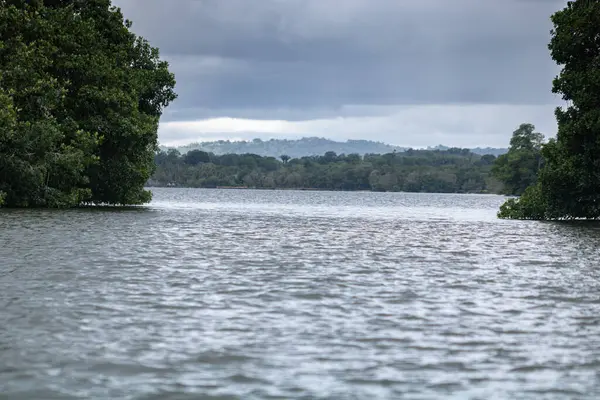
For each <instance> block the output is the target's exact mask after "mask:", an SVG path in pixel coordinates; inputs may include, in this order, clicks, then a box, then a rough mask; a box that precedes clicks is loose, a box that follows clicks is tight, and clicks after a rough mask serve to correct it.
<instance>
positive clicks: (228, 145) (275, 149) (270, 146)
mask: <svg viewBox="0 0 600 400" xmlns="http://www.w3.org/2000/svg"><path fill="white" fill-rule="evenodd" d="M196 149H199V150H203V151H206V152H209V153H214V154H216V155H223V154H245V153H250V154H257V155H259V156H263V157H264V156H272V157H279V156H281V155H284V154H285V155H288V156H290V157H292V158H299V157H304V156H316V155H323V154H324V153H326V152H328V151H333V152H335V153H337V154H360V155H364V154H385V153H392V152H394V151H396V152H403V151H406V150H407V149H408V148H406V147H400V146H394V145H390V144H386V143H382V142H374V141H371V140H347V141H345V142H336V141H334V140H330V139H325V138H318V137H307V138H302V139H298V140H288V139H271V140H261V139H254V140H252V141H236V142H232V141H229V140H219V141H214V142H200V143H191V144H189V145H186V146H182V147H178V148H177V150H178V151H179V152H180V153H182V154H184V153H187V152H188V151H190V150H196ZM429 149H430V150H447V149H449V147H446V146H442V145H439V146H436V147H430V148H429ZM163 150H166V148H164V147H163ZM470 150H471V151H472V152H473V153H476V154H480V155H484V154H493V155H495V156H498V155H500V154H504V153H506V152H507V149H495V148H484V149H482V148H479V147H478V148H474V149H470Z"/></svg>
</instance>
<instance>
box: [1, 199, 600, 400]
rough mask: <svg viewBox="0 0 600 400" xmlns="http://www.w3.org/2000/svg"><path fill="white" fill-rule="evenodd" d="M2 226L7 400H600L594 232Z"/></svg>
mask: <svg viewBox="0 0 600 400" xmlns="http://www.w3.org/2000/svg"><path fill="white" fill-rule="evenodd" d="M153 192H154V200H153V202H152V203H151V204H149V205H148V206H146V207H139V208H130V209H109V210H95V209H81V210H69V211H57V210H1V211H0V398H2V399H10V400H18V399H116V398H119V399H366V398H368V399H391V398H395V399H398V398H410V399H491V398H494V399H515V398H519V399H565V398H577V399H597V398H599V396H600V260H599V258H600V257H599V256H600V246H599V245H600V229H599V226H598V225H596V224H566V223H542V222H529V221H504V220H498V219H497V218H496V211H497V209H498V207H499V205H500V204H501V203H502V202H503V201H504V198H503V197H500V196H492V195H440V194H409V193H370V192H308V191H306V192H302V191H257V190H201V189H157V188H156V189H153Z"/></svg>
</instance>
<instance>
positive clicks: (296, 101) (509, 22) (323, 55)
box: [114, 0, 565, 120]
mask: <svg viewBox="0 0 600 400" xmlns="http://www.w3.org/2000/svg"><path fill="white" fill-rule="evenodd" d="M114 3H115V5H117V6H120V7H121V8H122V10H123V12H124V14H125V16H126V17H127V18H129V19H131V20H132V21H133V24H134V25H133V29H134V31H135V32H136V33H138V34H140V35H142V36H144V37H146V38H147V39H149V40H150V41H151V43H152V44H153V45H155V46H158V47H159V48H160V50H161V53H162V54H163V56H164V57H165V58H166V59H167V60H169V61H170V62H171V66H172V70H173V71H174V72H175V73H176V76H177V81H178V87H177V91H178V93H179V99H178V100H177V101H176V103H175V104H174V105H173V106H172V107H171V108H170V109H169V111H168V113H166V114H165V119H166V120H176V119H193V118H209V117H218V116H230V117H245V118H273V119H275V118H282V119H292V120H294V119H302V118H322V117H324V116H327V115H329V116H339V115H340V113H341V112H344V113H348V112H350V111H348V110H349V109H348V108H347V107H346V106H347V105H353V104H354V105H380V106H394V105H406V104H411V105H414V104H457V103H475V104H478V103H480V104H483V103H485V104H533V105H535V104H554V103H556V102H557V98H556V96H554V95H553V94H551V92H550V88H551V81H552V78H553V77H554V75H555V74H556V73H557V71H558V69H557V67H556V65H555V64H554V63H553V62H552V60H551V59H550V56H549V52H548V49H547V43H548V41H549V30H550V29H551V24H550V20H549V17H550V15H551V14H552V13H553V12H554V11H556V10H558V9H560V8H562V7H563V6H564V4H565V1H564V0H544V1H542V0H503V1H493V0H453V1H448V0H402V1H400V0H343V1H341V0H260V1H258V0H255V1H249V0H177V1H166V0H116V1H114ZM340 110H342V111H340ZM344 115H346V114H344Z"/></svg>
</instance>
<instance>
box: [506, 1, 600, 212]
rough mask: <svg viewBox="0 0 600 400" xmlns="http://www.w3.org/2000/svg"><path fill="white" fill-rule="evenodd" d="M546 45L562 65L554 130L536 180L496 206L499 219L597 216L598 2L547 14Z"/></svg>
mask: <svg viewBox="0 0 600 400" xmlns="http://www.w3.org/2000/svg"><path fill="white" fill-rule="evenodd" d="M551 19H552V23H553V25H554V27H553V29H552V32H551V33H552V38H551V41H550V44H549V49H550V52H551V55H552V58H553V59H554V60H555V61H556V63H557V64H558V65H561V66H562V70H561V72H560V74H559V75H558V76H557V77H556V78H555V79H554V82H553V87H552V91H553V92H554V93H560V94H561V95H562V98H563V99H564V100H566V101H567V102H568V105H567V106H566V107H564V108H563V107H558V108H557V109H556V113H555V114H556V119H557V122H558V134H557V137H556V139H552V140H550V141H549V143H548V144H546V145H545V146H544V147H543V149H542V155H543V157H544V166H543V168H542V169H541V170H540V173H539V179H538V184H537V185H535V186H532V187H530V188H528V189H527V190H526V191H525V192H524V193H523V195H522V196H521V198H520V199H518V200H516V199H511V200H509V201H508V202H507V203H506V204H504V205H503V207H502V208H501V209H500V212H499V213H498V216H499V217H501V218H518V219H573V218H585V219H597V218H600V95H599V94H600V74H599V73H598V71H599V70H600V40H599V39H598V38H599V37H600V0H575V1H569V2H568V4H567V6H566V7H565V8H564V9H562V10H560V11H558V12H556V13H554V14H553V15H552V17H551Z"/></svg>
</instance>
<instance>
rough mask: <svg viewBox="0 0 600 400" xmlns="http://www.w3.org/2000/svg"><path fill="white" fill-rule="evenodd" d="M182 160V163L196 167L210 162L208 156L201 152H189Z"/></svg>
mask: <svg viewBox="0 0 600 400" xmlns="http://www.w3.org/2000/svg"><path fill="white" fill-rule="evenodd" d="M183 158H184V162H185V163H186V164H189V165H198V164H200V163H207V162H210V155H209V154H208V153H207V152H205V151H202V150H190V151H188V152H187V153H186V154H185V156H184V157H183Z"/></svg>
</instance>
